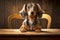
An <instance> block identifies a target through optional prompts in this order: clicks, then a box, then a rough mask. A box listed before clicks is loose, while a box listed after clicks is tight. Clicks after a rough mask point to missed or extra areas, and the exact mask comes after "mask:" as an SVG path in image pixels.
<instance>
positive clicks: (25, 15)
mask: <svg viewBox="0 0 60 40" xmlns="http://www.w3.org/2000/svg"><path fill="white" fill-rule="evenodd" d="M26 7H27V4H24V6H23V8H22V10H21V11H19V13H20V14H21V16H22V17H23V18H26V17H27V11H26V10H27V8H26Z"/></svg>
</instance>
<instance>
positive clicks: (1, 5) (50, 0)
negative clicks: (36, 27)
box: [0, 0, 60, 28]
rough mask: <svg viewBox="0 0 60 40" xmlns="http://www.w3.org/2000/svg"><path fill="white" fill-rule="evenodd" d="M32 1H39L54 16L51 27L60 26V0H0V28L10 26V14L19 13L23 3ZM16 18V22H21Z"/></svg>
mask: <svg viewBox="0 0 60 40" xmlns="http://www.w3.org/2000/svg"><path fill="white" fill-rule="evenodd" d="M30 2H34V3H39V4H40V5H41V7H42V9H43V10H44V11H45V12H46V13H47V14H49V15H50V16H51V17H52V23H51V28H60V2H59V0H0V28H8V21H7V19H8V16H10V15H12V14H19V11H20V10H21V9H22V7H23V4H25V3H30ZM16 20H17V19H16ZM16 20H14V21H15V24H20V23H19V20H17V21H16ZM15 24H14V25H15ZM43 24H44V22H43ZM18 26H19V25H17V26H16V25H15V26H14V28H19V27H18Z"/></svg>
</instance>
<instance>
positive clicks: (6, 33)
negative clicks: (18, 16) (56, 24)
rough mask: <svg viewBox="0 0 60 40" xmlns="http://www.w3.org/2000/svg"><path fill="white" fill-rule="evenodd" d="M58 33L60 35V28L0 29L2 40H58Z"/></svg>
mask: <svg viewBox="0 0 60 40" xmlns="http://www.w3.org/2000/svg"><path fill="white" fill-rule="evenodd" d="M57 35H58V36H59V35H60V29H41V32H34V31H28V32H20V30H19V29H0V40H58V39H60V37H58V36H57Z"/></svg>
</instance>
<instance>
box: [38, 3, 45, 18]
mask: <svg viewBox="0 0 60 40" xmlns="http://www.w3.org/2000/svg"><path fill="white" fill-rule="evenodd" d="M37 7H38V12H37V16H38V18H41V17H42V14H43V13H44V11H43V10H42V8H41V6H40V5H39V4H37Z"/></svg>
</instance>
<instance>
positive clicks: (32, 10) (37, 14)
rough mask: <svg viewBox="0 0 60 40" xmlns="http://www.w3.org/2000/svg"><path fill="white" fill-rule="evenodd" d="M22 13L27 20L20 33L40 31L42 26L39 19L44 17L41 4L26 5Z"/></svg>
mask: <svg viewBox="0 0 60 40" xmlns="http://www.w3.org/2000/svg"><path fill="white" fill-rule="evenodd" d="M20 13H21V15H22V16H23V17H24V18H25V20H24V21H23V23H22V25H21V27H20V31H28V30H34V31H40V29H41V25H40V22H39V20H38V19H39V18H41V17H42V13H43V10H42V9H41V7H40V5H39V4H35V3H28V4H24V6H23V9H22V10H21V11H20Z"/></svg>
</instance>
